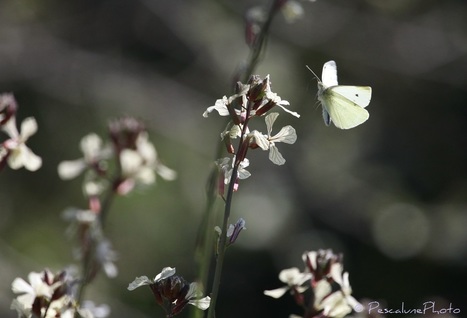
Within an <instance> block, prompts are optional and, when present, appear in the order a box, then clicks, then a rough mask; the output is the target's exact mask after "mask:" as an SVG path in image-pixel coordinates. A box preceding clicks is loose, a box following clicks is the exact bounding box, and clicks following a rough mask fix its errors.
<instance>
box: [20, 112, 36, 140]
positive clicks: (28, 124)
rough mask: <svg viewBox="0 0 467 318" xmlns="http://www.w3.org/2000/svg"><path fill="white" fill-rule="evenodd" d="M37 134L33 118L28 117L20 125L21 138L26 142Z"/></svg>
mask: <svg viewBox="0 0 467 318" xmlns="http://www.w3.org/2000/svg"><path fill="white" fill-rule="evenodd" d="M36 132H37V122H36V120H35V119H34V117H28V118H26V119H24V120H23V122H22V123H21V138H22V139H23V141H26V140H27V139H28V138H29V137H31V136H32V135H34V134H35V133H36Z"/></svg>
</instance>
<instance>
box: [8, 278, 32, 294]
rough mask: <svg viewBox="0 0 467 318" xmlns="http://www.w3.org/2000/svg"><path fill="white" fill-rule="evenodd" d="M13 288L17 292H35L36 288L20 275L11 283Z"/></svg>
mask: <svg viewBox="0 0 467 318" xmlns="http://www.w3.org/2000/svg"><path fill="white" fill-rule="evenodd" d="M11 289H12V291H13V292H14V293H16V294H24V293H33V292H34V289H33V288H32V286H31V285H29V284H28V283H27V282H26V281H25V280H24V279H22V278H20V277H18V278H15V280H14V281H13V283H11Z"/></svg>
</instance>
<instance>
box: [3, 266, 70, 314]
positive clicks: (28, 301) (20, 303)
mask: <svg viewBox="0 0 467 318" xmlns="http://www.w3.org/2000/svg"><path fill="white" fill-rule="evenodd" d="M28 281H29V283H27V282H26V281H25V280H24V279H22V278H19V277H18V278H15V280H14V281H13V283H12V284H11V289H12V290H13V292H14V293H15V294H19V296H18V297H17V298H16V299H14V300H13V302H12V303H11V306H10V308H11V309H14V310H16V311H17V313H18V317H24V316H26V317H30V315H31V311H32V305H33V303H34V301H35V299H36V298H37V297H41V298H44V299H46V300H47V301H50V300H51V298H52V295H53V294H54V291H55V289H56V288H58V287H59V286H60V285H61V284H63V282H62V281H60V280H59V281H57V282H55V283H53V284H52V282H53V281H54V275H53V274H52V273H51V272H49V271H47V270H45V271H43V272H41V273H36V272H31V273H29V275H28ZM65 298H66V297H62V298H60V299H57V300H54V301H52V302H50V304H49V305H48V309H49V310H50V311H48V312H47V316H46V317H47V318H51V317H55V313H57V312H60V311H64V310H65V307H66V306H67V304H68V302H67V300H68V299H67V298H66V299H65ZM41 310H42V311H44V313H45V309H44V308H41Z"/></svg>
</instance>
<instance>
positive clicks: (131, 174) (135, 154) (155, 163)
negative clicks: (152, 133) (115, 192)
mask: <svg viewBox="0 0 467 318" xmlns="http://www.w3.org/2000/svg"><path fill="white" fill-rule="evenodd" d="M120 165H121V168H122V175H123V177H124V179H125V181H124V184H123V186H122V187H120V189H119V190H120V193H121V194H126V193H128V192H129V191H130V190H132V189H133V187H134V186H135V185H136V184H142V185H150V184H152V183H154V182H155V181H156V173H157V174H158V175H160V176H161V177H162V178H163V179H165V180H174V179H175V178H176V176H177V173H176V172H175V171H174V170H172V169H170V168H168V167H166V166H165V165H163V164H162V163H161V162H160V161H159V159H158V156H157V151H156V148H155V147H154V145H153V144H152V143H151V142H150V141H149V140H148V135H147V133H140V134H139V136H138V139H137V140H136V150H132V149H123V150H122V151H121V152H120Z"/></svg>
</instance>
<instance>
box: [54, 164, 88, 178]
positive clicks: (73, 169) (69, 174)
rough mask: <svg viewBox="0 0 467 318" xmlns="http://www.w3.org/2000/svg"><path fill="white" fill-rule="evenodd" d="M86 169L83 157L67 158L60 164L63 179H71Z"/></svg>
mask: <svg viewBox="0 0 467 318" xmlns="http://www.w3.org/2000/svg"><path fill="white" fill-rule="evenodd" d="M84 169H86V163H85V162H84V160H83V159H76V160H65V161H62V162H60V163H59V164H58V167H57V170H58V175H59V177H60V178H61V179H62V180H70V179H73V178H75V177H77V176H79V175H80V174H81V172H83V170H84Z"/></svg>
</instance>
